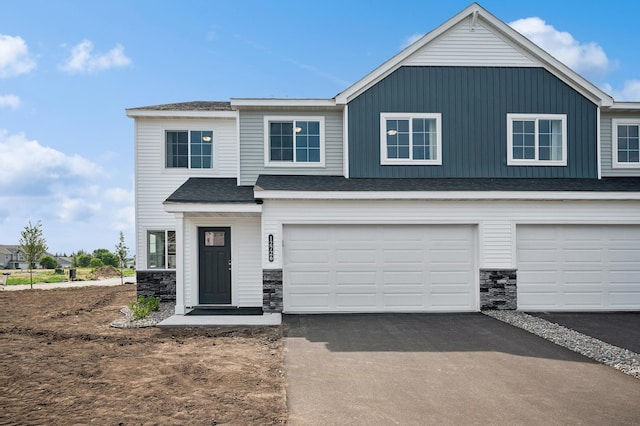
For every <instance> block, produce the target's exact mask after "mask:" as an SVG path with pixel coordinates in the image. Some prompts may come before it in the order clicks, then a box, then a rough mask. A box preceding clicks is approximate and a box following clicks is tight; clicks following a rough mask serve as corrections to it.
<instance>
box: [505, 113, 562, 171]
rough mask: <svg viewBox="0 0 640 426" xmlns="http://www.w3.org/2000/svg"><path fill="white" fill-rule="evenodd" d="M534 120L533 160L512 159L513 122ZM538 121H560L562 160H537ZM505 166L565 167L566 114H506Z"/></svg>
mask: <svg viewBox="0 0 640 426" xmlns="http://www.w3.org/2000/svg"><path fill="white" fill-rule="evenodd" d="M514 120H535V122H536V130H535V131H536V136H535V139H536V144H535V155H536V159H534V160H521V159H517V158H513V121H514ZM538 120H560V121H562V160H538V159H537V157H538ZM507 165H508V166H539V167H540V166H542V167H546V166H566V165H567V115H566V114H507Z"/></svg>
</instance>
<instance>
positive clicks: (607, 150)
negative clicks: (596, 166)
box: [600, 112, 640, 177]
mask: <svg viewBox="0 0 640 426" xmlns="http://www.w3.org/2000/svg"><path fill="white" fill-rule="evenodd" d="M614 118H619V119H621V118H634V119H640V114H624V113H615V114H612V113H608V112H603V113H602V114H601V115H600V156H601V157H600V160H601V164H602V166H601V167H602V177H623V176H640V170H639V169H624V168H623V169H614V168H613V128H612V122H611V120H612V119H614Z"/></svg>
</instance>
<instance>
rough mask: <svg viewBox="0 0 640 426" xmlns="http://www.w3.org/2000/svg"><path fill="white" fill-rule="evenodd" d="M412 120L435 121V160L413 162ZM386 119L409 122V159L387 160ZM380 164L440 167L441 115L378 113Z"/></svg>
mask: <svg viewBox="0 0 640 426" xmlns="http://www.w3.org/2000/svg"><path fill="white" fill-rule="evenodd" d="M413 118H435V120H436V158H435V159H432V160H413V159H412V157H413V132H412V129H413V120H412V119H413ZM387 119H392V120H398V119H405V120H409V158H408V159H407V158H387ZM380 164H381V165H383V166H390V165H411V166H440V165H442V114H440V113H406V112H381V113H380Z"/></svg>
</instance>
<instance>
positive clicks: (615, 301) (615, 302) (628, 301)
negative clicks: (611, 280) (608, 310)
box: [609, 291, 640, 309]
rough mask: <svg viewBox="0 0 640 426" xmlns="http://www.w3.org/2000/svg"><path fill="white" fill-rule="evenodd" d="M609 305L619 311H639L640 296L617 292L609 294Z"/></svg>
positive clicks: (635, 293) (633, 293) (632, 293)
mask: <svg viewBox="0 0 640 426" xmlns="http://www.w3.org/2000/svg"><path fill="white" fill-rule="evenodd" d="M609 304H610V305H611V306H612V307H615V308H619V309H638V308H637V307H638V306H640V294H639V293H637V292H617V291H614V292H612V293H610V294H609Z"/></svg>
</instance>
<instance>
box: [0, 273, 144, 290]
mask: <svg viewBox="0 0 640 426" xmlns="http://www.w3.org/2000/svg"><path fill="white" fill-rule="evenodd" d="M124 283H125V284H135V283H136V277H135V276H132V277H124ZM120 284H121V280H120V277H117V278H104V279H101V280H93V281H72V282H62V283H38V284H34V285H33V289H34V290H51V289H54V288H74V287H111V286H116V285H120ZM1 288H2V290H4V291H20V290H29V289H30V288H31V286H30V285H29V284H17V285H7V286H1Z"/></svg>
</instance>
